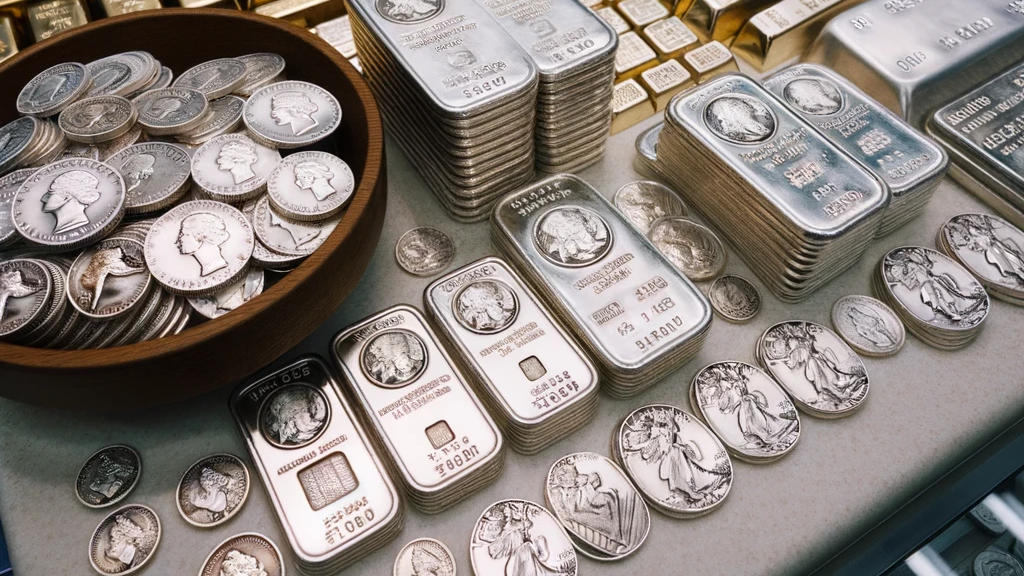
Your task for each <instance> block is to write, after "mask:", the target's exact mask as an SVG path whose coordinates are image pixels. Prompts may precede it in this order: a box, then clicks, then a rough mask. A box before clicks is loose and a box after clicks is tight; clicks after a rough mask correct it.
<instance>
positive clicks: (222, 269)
mask: <svg viewBox="0 0 1024 576" xmlns="http://www.w3.org/2000/svg"><path fill="white" fill-rule="evenodd" d="M284 69H285V61H284V58H282V57H281V56H279V55H277V54H272V53H259V54H249V55H245V56H240V57H238V58H219V59H216V60H211V61H209V62H204V63H201V64H198V65H196V66H194V67H192V68H190V69H188V70H186V71H184V72H183V73H181V74H179V75H178V76H177V77H175V75H174V73H173V72H172V71H171V70H170V69H169V68H167V67H165V66H163V65H161V64H160V62H159V61H158V60H157V59H156V58H154V57H153V56H152V55H151V54H149V53H147V52H125V53H122V54H114V55H111V56H108V57H106V58H102V59H100V60H96V61H95V62H90V63H89V64H79V63H77V62H70V63H64V64H58V65H56V66H53V67H51V68H48V69H46V70H44V71H42V72H40V73H39V74H38V75H37V76H36V77H34V78H33V79H32V80H31V81H30V82H29V83H28V84H27V85H26V86H25V87H24V89H22V91H21V93H20V94H19V95H18V98H17V103H16V106H17V109H18V112H20V113H21V114H22V115H23V116H22V117H20V118H18V119H16V120H14V121H13V122H10V123H9V124H7V125H5V126H2V127H0V175H2V177H0V340H3V341H7V342H12V343H17V344H22V345H26V346H35V347H45V348H55V349H85V348H102V347H109V346H120V345H125V344H131V343H136V342H142V341H146V340H152V339H155V338H161V337H164V336H168V335H172V334H177V333H179V332H181V331H182V330H184V329H185V327H186V326H188V325H189V323H190V322H192V321H194V320H199V319H213V318H217V317H219V316H221V315H223V314H226V313H228V312H230V311H231V310H234V309H235V308H237V307H239V306H241V305H242V304H244V303H246V302H248V301H249V300H251V299H252V298H254V297H256V296H258V295H259V294H260V293H261V292H262V291H263V289H264V285H265V282H266V281H267V279H266V278H265V275H266V274H265V273H267V272H271V273H276V274H283V273H286V272H288V271H290V270H292V269H293V268H295V267H296V266H297V265H298V264H299V263H300V262H301V261H302V260H303V259H304V258H305V257H307V256H309V255H310V254H312V253H313V251H315V250H316V249H317V248H318V247H319V246H320V245H321V244H323V242H324V241H325V240H326V239H327V237H328V236H329V235H330V233H331V232H332V231H333V230H334V228H335V226H337V224H338V222H339V221H340V220H341V212H342V211H343V210H344V209H345V207H346V206H347V204H348V202H349V200H350V199H351V197H352V194H353V192H354V190H355V177H354V175H353V173H352V170H351V169H350V168H349V166H348V164H346V163H345V161H344V160H342V159H341V158H338V157H337V156H335V155H333V154H330V153H328V152H325V151H320V150H319V148H325V147H326V146H324V145H319V146H316V148H317V149H313V147H312V146H313V145H315V144H317V143H320V142H321V141H322V140H324V139H326V138H327V137H328V136H330V135H331V134H332V133H333V132H334V131H335V130H336V129H337V127H338V126H339V125H340V124H341V106H340V104H339V103H338V100H337V99H336V98H335V97H334V96H333V95H331V94H330V93H329V92H327V91H326V90H324V89H323V88H321V87H319V86H316V85H314V84H310V83H307V82H301V81H294V80H292V81H289V80H286V79H285V76H284ZM329 142H330V141H328V143H329ZM297 148H301V150H294V151H293V153H291V154H289V155H286V156H284V157H282V153H281V152H280V151H279V150H293V149H297ZM272 279H273V277H271V280H272Z"/></svg>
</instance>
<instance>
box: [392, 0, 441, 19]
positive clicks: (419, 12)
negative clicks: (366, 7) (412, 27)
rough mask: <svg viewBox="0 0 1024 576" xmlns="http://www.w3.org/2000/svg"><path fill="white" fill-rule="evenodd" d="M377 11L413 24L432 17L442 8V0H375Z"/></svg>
mask: <svg viewBox="0 0 1024 576" xmlns="http://www.w3.org/2000/svg"><path fill="white" fill-rule="evenodd" d="M376 6H377V12H379V13H380V15H381V16H383V17H384V18H386V19H388V20H391V21H392V22H398V23H400V24H413V23H416V22H423V21H424V20H428V19H430V18H433V17H434V16H436V15H437V14H438V13H440V12H441V10H442V9H444V0H377V4H376Z"/></svg>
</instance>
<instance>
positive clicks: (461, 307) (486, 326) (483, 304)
mask: <svg viewBox="0 0 1024 576" xmlns="http://www.w3.org/2000/svg"><path fill="white" fill-rule="evenodd" d="M455 313H456V317H457V318H458V320H459V323H460V324H462V325H463V326H465V327H466V328H468V329H470V330H472V331H474V332H483V333H485V334H492V333H494V332H498V331H501V330H503V329H504V328H505V327H506V326H508V325H509V324H511V323H512V321H513V320H515V318H516V315H517V314H518V313H519V303H518V302H517V301H516V295H515V293H513V292H512V290H511V289H509V287H508V286H506V285H504V284H502V283H501V282H495V281H494V280H480V281H477V282H473V283H472V284H469V285H467V286H466V287H465V288H463V289H462V290H461V291H460V292H459V294H458V295H457V296H456V297H455Z"/></svg>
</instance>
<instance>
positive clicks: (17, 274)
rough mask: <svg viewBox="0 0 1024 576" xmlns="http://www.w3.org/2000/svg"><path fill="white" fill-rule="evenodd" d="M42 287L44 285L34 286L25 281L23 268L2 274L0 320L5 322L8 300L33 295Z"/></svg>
mask: <svg viewBox="0 0 1024 576" xmlns="http://www.w3.org/2000/svg"><path fill="white" fill-rule="evenodd" d="M42 289H43V287H42V286H33V285H31V284H29V283H27V282H25V277H24V276H23V275H22V274H21V270H10V271H7V272H4V273H3V274H2V275H0V322H3V320H4V315H5V314H6V313H7V302H8V300H10V299H11V298H24V297H26V296H31V295H33V294H35V293H36V292H39V291H40V290H42Z"/></svg>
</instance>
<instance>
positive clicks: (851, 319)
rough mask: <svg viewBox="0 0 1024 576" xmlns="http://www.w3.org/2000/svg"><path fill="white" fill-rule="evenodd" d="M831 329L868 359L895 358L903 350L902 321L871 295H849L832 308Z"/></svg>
mask: <svg viewBox="0 0 1024 576" xmlns="http://www.w3.org/2000/svg"><path fill="white" fill-rule="evenodd" d="M832 327H833V328H835V329H836V332H838V333H839V335H840V336H841V337H842V338H843V340H846V343H847V344H849V345H850V347H851V348H853V349H854V350H855V351H857V352H859V353H861V354H863V355H865V356H892V355H893V354H895V353H897V352H899V351H900V349H901V348H903V344H904V342H906V339H907V331H906V329H905V328H904V327H903V321H902V320H900V318H899V316H897V315H896V313H895V312H893V311H892V308H889V307H888V306H886V305H885V304H884V303H882V302H879V301H878V300H875V299H874V298H871V297H870V296H860V295H849V296H843V297H842V298H840V299H838V300H836V303H835V304H833V305H832Z"/></svg>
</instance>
